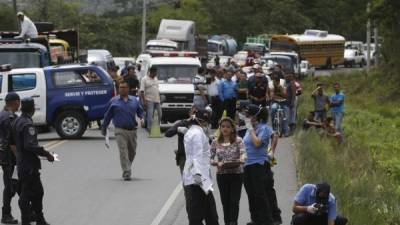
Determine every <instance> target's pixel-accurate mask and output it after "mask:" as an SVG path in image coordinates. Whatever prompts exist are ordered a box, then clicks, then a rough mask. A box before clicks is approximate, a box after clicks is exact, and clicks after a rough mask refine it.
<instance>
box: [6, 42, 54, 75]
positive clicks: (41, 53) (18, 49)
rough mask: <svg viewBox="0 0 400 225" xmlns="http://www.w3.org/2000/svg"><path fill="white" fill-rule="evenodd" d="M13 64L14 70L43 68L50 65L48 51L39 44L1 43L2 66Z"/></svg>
mask: <svg viewBox="0 0 400 225" xmlns="http://www.w3.org/2000/svg"><path fill="white" fill-rule="evenodd" d="M2 64H11V65H12V66H13V68H33V67H37V68H41V67H45V66H49V65H50V55H49V51H48V49H47V48H46V47H45V46H44V45H42V44H39V43H23V42H19V41H13V43H5V40H3V41H0V65H2Z"/></svg>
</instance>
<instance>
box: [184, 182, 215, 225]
mask: <svg viewBox="0 0 400 225" xmlns="http://www.w3.org/2000/svg"><path fill="white" fill-rule="evenodd" d="M184 188H185V189H186V204H187V205H186V210H188V217H189V225H203V220H205V222H206V225H218V224H219V223H218V213H217V207H216V206H215V199H214V196H213V194H212V192H210V193H208V194H206V193H204V191H203V189H201V187H200V186H198V185H194V184H193V185H188V186H185V187H184Z"/></svg>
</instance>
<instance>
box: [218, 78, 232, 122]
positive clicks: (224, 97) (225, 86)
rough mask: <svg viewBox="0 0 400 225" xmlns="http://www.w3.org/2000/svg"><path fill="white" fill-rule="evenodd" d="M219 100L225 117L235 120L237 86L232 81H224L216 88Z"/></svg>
mask: <svg viewBox="0 0 400 225" xmlns="http://www.w3.org/2000/svg"><path fill="white" fill-rule="evenodd" d="M218 92H219V98H220V100H221V101H222V102H223V107H224V110H226V115H227V116H228V117H230V118H231V119H235V114H236V98H237V84H236V82H234V81H232V80H224V81H222V82H221V83H220V84H219V86H218Z"/></svg>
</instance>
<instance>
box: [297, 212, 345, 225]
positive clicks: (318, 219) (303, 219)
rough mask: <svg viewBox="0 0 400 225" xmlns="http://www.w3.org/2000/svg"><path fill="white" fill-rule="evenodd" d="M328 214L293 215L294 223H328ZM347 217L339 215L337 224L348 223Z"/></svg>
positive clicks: (318, 224)
mask: <svg viewBox="0 0 400 225" xmlns="http://www.w3.org/2000/svg"><path fill="white" fill-rule="evenodd" d="M327 224H328V216H327V215H319V216H317V215H313V214H309V213H299V214H295V215H293V217H292V225H327ZM346 224H347V219H346V218H344V217H342V216H337V217H336V220H335V225H346Z"/></svg>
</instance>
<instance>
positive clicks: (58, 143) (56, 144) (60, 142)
mask: <svg viewBox="0 0 400 225" xmlns="http://www.w3.org/2000/svg"><path fill="white" fill-rule="evenodd" d="M65 142H67V140H59V141H56V142H54V143H52V144H51V145H50V143H51V142H50V143H48V144H49V145H47V146H46V145H45V146H44V147H45V148H46V150H51V149H53V148H56V147H57V146H60V145H62V144H64V143H65Z"/></svg>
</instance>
